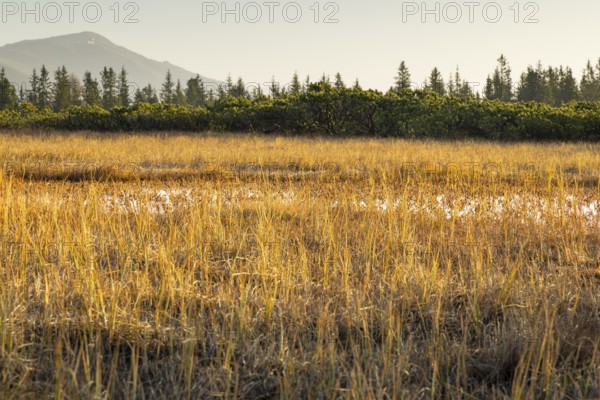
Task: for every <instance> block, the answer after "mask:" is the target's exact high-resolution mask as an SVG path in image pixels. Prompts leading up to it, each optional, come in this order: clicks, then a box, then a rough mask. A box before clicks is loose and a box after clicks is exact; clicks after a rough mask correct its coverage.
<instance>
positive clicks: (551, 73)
mask: <svg viewBox="0 0 600 400" xmlns="http://www.w3.org/2000/svg"><path fill="white" fill-rule="evenodd" d="M559 79H560V78H559V71H558V69H557V68H553V67H548V69H546V70H545V71H544V103H546V104H550V105H552V106H559V105H560V103H561V101H560V99H559V91H560V88H559Z"/></svg>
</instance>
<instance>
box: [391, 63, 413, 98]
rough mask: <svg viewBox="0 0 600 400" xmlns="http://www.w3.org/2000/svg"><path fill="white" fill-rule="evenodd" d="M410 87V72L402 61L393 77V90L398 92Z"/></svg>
mask: <svg viewBox="0 0 600 400" xmlns="http://www.w3.org/2000/svg"><path fill="white" fill-rule="evenodd" d="M408 89H411V82H410V72H409V71H408V67H407V66H406V63H405V62H404V61H402V62H401V63H400V66H399V67H398V73H397V74H396V77H395V78H394V90H395V91H396V92H400V91H402V90H408Z"/></svg>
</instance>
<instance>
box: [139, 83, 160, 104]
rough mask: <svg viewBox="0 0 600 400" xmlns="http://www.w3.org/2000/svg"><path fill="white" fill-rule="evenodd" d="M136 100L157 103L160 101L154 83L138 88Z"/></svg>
mask: <svg viewBox="0 0 600 400" xmlns="http://www.w3.org/2000/svg"><path fill="white" fill-rule="evenodd" d="M134 101H135V104H140V103H149V104H156V103H158V95H157V94H156V90H155V89H154V88H153V87H152V85H150V84H148V86H145V87H143V88H142V89H137V90H136V91H135V95H134Z"/></svg>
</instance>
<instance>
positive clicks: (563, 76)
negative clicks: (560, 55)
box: [558, 65, 579, 104]
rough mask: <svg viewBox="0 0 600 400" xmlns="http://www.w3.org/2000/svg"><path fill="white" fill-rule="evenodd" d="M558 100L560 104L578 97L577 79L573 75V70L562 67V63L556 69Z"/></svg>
mask: <svg viewBox="0 0 600 400" xmlns="http://www.w3.org/2000/svg"><path fill="white" fill-rule="evenodd" d="M558 75H559V82H558V100H559V102H560V104H563V103H568V102H569V101H573V100H577V99H578V98H579V93H578V88H577V80H576V79H575V77H574V76H573V70H572V69H571V68H569V67H566V68H565V69H563V67H562V65H561V67H560V69H559V71H558Z"/></svg>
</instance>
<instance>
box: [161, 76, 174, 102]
mask: <svg viewBox="0 0 600 400" xmlns="http://www.w3.org/2000/svg"><path fill="white" fill-rule="evenodd" d="M160 99H161V101H162V102H163V103H167V104H172V103H174V101H175V83H174V82H173V75H171V71H170V70H168V71H167V74H166V75H165V81H164V83H163V84H162V89H161V91H160Z"/></svg>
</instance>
